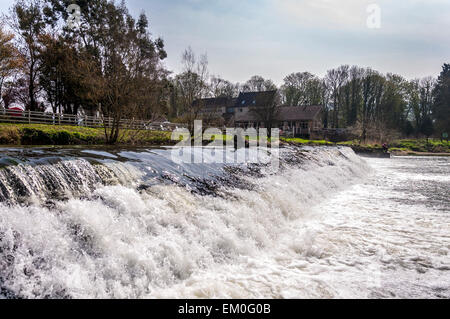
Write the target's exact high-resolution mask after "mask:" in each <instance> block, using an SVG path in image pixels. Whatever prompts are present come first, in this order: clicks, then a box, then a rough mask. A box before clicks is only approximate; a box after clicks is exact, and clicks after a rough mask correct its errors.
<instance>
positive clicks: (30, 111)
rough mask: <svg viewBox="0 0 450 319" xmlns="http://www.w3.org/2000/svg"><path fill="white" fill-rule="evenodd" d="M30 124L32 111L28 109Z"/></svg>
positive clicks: (29, 122)
mask: <svg viewBox="0 0 450 319" xmlns="http://www.w3.org/2000/svg"><path fill="white" fill-rule="evenodd" d="M28 124H31V111H30V110H28Z"/></svg>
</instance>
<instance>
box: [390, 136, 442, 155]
mask: <svg viewBox="0 0 450 319" xmlns="http://www.w3.org/2000/svg"><path fill="white" fill-rule="evenodd" d="M390 146H391V147H392V148H398V149H406V150H407V151H414V152H428V153H450V143H449V142H447V141H445V140H444V141H441V140H438V139H429V140H428V141H427V140H426V139H415V140H413V139H408V140H399V141H395V142H393V143H391V145H390Z"/></svg>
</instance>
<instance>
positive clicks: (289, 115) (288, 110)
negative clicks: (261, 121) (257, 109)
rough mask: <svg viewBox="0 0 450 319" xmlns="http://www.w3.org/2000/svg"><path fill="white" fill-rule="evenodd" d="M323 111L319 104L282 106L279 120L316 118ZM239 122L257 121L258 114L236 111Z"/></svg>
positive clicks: (278, 116)
mask: <svg viewBox="0 0 450 319" xmlns="http://www.w3.org/2000/svg"><path fill="white" fill-rule="evenodd" d="M321 111H322V107H321V106H319V105H311V106H282V107H280V108H279V111H278V115H277V120H278V121H309V120H314V119H316V118H317V116H318V115H319V114H320V112H321ZM235 120H236V121H237V122H253V121H257V120H258V119H257V115H256V114H255V113H253V112H244V113H242V114H241V113H236V118H235Z"/></svg>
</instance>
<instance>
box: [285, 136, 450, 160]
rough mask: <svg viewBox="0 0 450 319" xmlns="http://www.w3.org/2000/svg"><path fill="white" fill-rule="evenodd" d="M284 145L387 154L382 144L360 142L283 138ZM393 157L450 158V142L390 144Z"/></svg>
mask: <svg viewBox="0 0 450 319" xmlns="http://www.w3.org/2000/svg"><path fill="white" fill-rule="evenodd" d="M281 141H282V143H287V144H294V145H310V146H317V145H329V146H331V145H340V146H348V147H351V148H352V149H353V150H354V151H355V152H356V153H360V154H369V155H377V154H382V153H384V152H385V150H384V149H383V146H382V145H380V144H361V143H359V142H358V141H347V142H340V143H336V144H335V143H331V142H328V141H324V140H306V139H300V138H281ZM388 147H389V153H391V154H393V155H400V156H401V155H435V156H438V155H444V156H450V142H448V141H446V140H439V139H428V140H426V139H406V140H398V141H394V142H392V143H390V144H388Z"/></svg>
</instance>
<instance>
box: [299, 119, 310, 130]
mask: <svg viewBox="0 0 450 319" xmlns="http://www.w3.org/2000/svg"><path fill="white" fill-rule="evenodd" d="M300 127H301V128H303V129H307V128H309V125H308V122H307V121H302V122H301V123H300Z"/></svg>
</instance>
